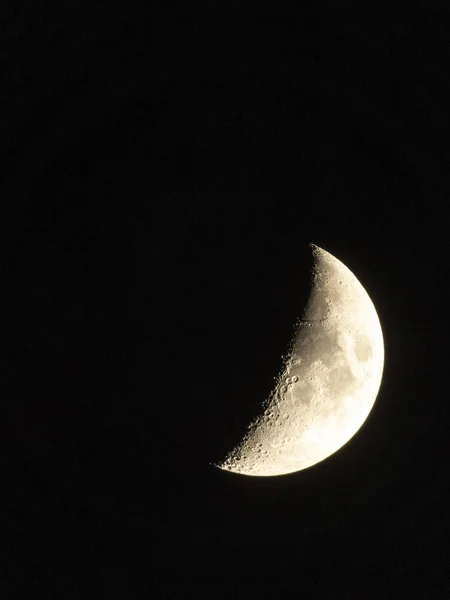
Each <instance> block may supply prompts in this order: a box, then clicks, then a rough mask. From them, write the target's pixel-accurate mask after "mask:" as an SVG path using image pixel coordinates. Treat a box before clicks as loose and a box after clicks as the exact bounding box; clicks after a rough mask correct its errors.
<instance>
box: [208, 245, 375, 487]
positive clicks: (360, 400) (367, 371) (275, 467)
mask: <svg viewBox="0 0 450 600" xmlns="http://www.w3.org/2000/svg"><path fill="white" fill-rule="evenodd" d="M311 247H312V252H313V256H314V268H313V277H312V286H311V292H310V295H309V298H308V301H307V303H306V307H305V309H304V311H303V314H302V315H301V318H300V319H299V321H298V323H297V326H296V333H295V335H294V338H293V339H292V341H291V344H290V349H289V353H288V355H287V357H286V358H285V359H284V364H283V367H282V369H281V372H280V374H279V376H278V379H277V382H276V385H275V387H274V389H273V391H272V393H271V394H270V396H269V398H268V399H267V400H266V401H265V402H264V403H263V405H262V409H261V410H260V413H259V415H258V416H257V417H256V419H254V420H253V421H252V422H251V423H250V425H249V426H248V428H247V432H246V433H245V435H244V436H243V438H242V441H241V442H240V443H239V444H238V445H237V446H236V447H235V448H234V449H233V450H232V451H231V452H230V453H229V454H228V455H227V456H226V458H225V460H224V461H223V462H222V463H220V464H219V465H217V466H219V467H220V468H222V469H225V470H230V471H233V472H236V473H240V474H245V475H260V476H270V475H282V474H286V473H291V472H294V471H298V470H301V469H304V468H307V467H309V466H312V465H313V464H316V463H317V462H320V461H321V460H324V459H325V458H327V457H328V456H330V455H331V454H333V453H334V452H336V450H338V449H339V448H340V447H342V446H343V445H344V444H345V443H346V442H347V441H348V440H349V439H350V438H351V437H352V436H353V435H354V434H355V433H356V431H357V430H358V429H359V428H360V427H361V425H362V424H363V423H364V421H365V419H366V418H367V416H368V414H369V412H370V410H371V408H372V406H373V403H374V402H375V398H376V395H377V393H378V389H379V386H380V383H381V376H382V370H383V361H384V349H383V338H382V333H381V327H380V323H379V320H378V316H377V314H376V311H375V308H374V306H373V304H372V302H371V300H370V298H369V296H368V295H367V293H366V291H365V290H364V288H363V287H362V285H361V284H360V283H359V282H358V280H357V279H356V278H355V276H354V275H353V274H352V273H351V272H350V271H349V269H347V267H345V265H343V264H342V263H341V262H340V261H339V260H337V259H336V258H335V257H333V256H332V255H331V254H329V253H328V252H326V251H325V250H322V249H320V248H318V247H317V246H314V245H312V244H311Z"/></svg>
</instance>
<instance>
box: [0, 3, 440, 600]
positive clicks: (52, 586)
mask: <svg viewBox="0 0 450 600" xmlns="http://www.w3.org/2000/svg"><path fill="white" fill-rule="evenodd" d="M358 10H359V8H358V7H356V6H355V3H351V2H347V3H340V4H338V3H333V2H332V3H321V4H317V5H316V6H315V8H314V9H312V8H311V10H310V14H306V13H300V12H299V14H298V15H297V16H296V17H293V16H283V17H282V16H281V15H280V14H278V15H276V14H275V15H274V14H267V15H266V16H264V17H263V16H259V17H257V18H256V17H250V16H249V15H248V14H247V15H245V14H244V13H245V12H246V7H245V6H244V7H241V8H236V9H234V10H233V9H232V8H229V7H228V8H227V11H228V12H226V10H225V9H224V10H223V11H221V10H218V11H217V13H216V14H213V10H212V9H209V16H206V17H205V14H206V12H203V13H202V11H201V10H200V9H199V11H198V16H196V17H187V16H181V13H179V15H178V16H177V17H172V18H169V17H166V18H164V19H162V18H160V19H158V18H155V17H154V15H152V14H150V10H149V11H148V14H146V12H145V10H144V9H142V8H141V9H140V10H137V9H136V10H134V8H133V9H131V8H130V6H128V7H125V6H114V5H113V4H111V3H101V2H100V3H97V4H96V6H95V7H94V8H91V9H90V10H89V11H88V10H85V9H82V8H81V6H80V5H78V4H77V3H72V4H71V6H70V8H66V9H63V8H61V7H58V8H51V5H48V6H47V7H46V8H44V7H42V6H39V7H36V6H32V5H31V3H26V2H25V3H21V4H20V5H16V4H14V5H13V4H12V3H11V4H10V7H9V8H4V9H2V15H1V40H2V43H1V44H2V45H1V47H2V50H1V57H0V60H1V63H2V70H1V73H2V74H1V93H0V97H1V101H2V110H1V115H0V135H1V140H2V142H1V170H2V173H3V175H2V181H3V183H2V188H1V189H2V203H1V209H0V210H1V223H2V235H1V237H2V242H3V258H4V260H2V261H1V262H2V264H3V268H2V274H3V287H4V294H3V295H4V299H5V300H6V304H7V308H6V309H4V312H3V316H4V326H5V332H6V331H9V330H11V329H12V334H10V335H6V336H4V341H5V342H6V343H5V350H6V354H7V358H6V361H5V363H4V364H5V369H4V380H5V382H6V384H7V386H6V390H5V393H4V395H3V402H2V419H1V423H2V425H1V436H0V451H1V456H0V477H1V479H2V481H1V486H0V487H1V492H0V497H1V505H0V510H1V522H2V529H3V531H4V532H3V533H2V535H1V536H0V539H1V541H0V546H2V547H3V556H4V557H5V558H3V559H2V565H1V567H0V573H1V576H0V589H1V590H2V598H5V599H9V598H11V599H14V600H16V599H17V600H22V599H23V600H25V599H27V600H28V599H30V600H40V599H43V600H44V599H50V598H56V599H63V600H65V599H85V598H97V599H100V598H105V599H109V598H111V599H116V598H117V599H127V600H128V599H130V600H134V599H140V598H158V599H166V598H188V597H189V598H190V597H192V598H196V599H198V600H203V599H205V600H206V599H208V600H210V599H211V600H213V599H220V600H222V599H241V598H242V599H248V598H284V597H296V598H306V599H308V600H310V599H313V598H321V599H334V600H335V599H353V598H357V599H361V598H364V599H382V600H388V599H389V600H391V599H397V598H398V599H404V598H414V599H417V600H422V599H423V600H433V599H435V598H436V599H441V598H447V597H448V596H449V593H450V583H449V578H448V572H449V566H450V565H449V531H450V519H449V511H448V505H449V469H448V452H447V444H448V426H449V417H448V364H447V352H448V351H447V343H446V340H447V336H448V302H449V290H448V267H447V264H448V258H447V254H448V251H447V247H448V225H447V224H448V216H447V211H448V207H447V201H448V195H449V191H450V175H449V150H448V143H449V133H450V129H449V116H448V105H449V104H448V103H449V100H450V98H449V94H448V83H449V81H448V78H449V71H448V67H449V60H448V59H449V41H450V40H449V33H448V32H449V26H450V22H449V21H450V19H449V16H450V15H449V13H448V10H445V9H441V8H439V5H438V4H434V6H433V7H428V8H427V9H426V10H423V11H419V10H417V9H414V10H413V9H412V8H411V7H407V8H406V7H403V8H402V9H401V10H394V9H392V8H386V7H382V8H379V9H378V10H377V11H376V12H375V11H374V12H373V13H369V11H367V14H364V15H361V14H359V13H357V11H358ZM202 14H203V16H201V15H202ZM309 242H314V243H315V244H317V245H319V246H321V247H323V248H325V249H326V250H328V251H329V252H331V253H332V254H333V255H335V256H337V257H338V258H339V259H340V260H342V261H343V262H344V264H346V265H347V266H348V267H349V268H350V269H351V270H352V271H353V272H354V273H355V274H356V276H357V277H358V279H359V280H360V281H361V282H362V284H363V285H364V287H365V288H366V290H367V291H368V293H369V294H370V296H371V298H372V300H373V302H374V304H375V306H376V308H377V311H378V314H379V317H380V321H381V323H382V327H383V335H384V339H385V353H386V361H385V370H384V377H383V381H382V386H381V389H380V393H379V396H378V400H377V402H376V404H375V406H374V408H373V410H372V412H371V414H370V416H369V418H368V419H367V421H366V423H365V424H364V426H363V427H362V428H361V429H360V431H359V432H358V433H357V434H356V435H355V436H354V438H353V439H352V440H351V441H350V442H349V443H348V444H346V446H345V447H344V448H342V449H341V450H340V451H339V452H337V453H336V454H335V455H333V456H332V457H330V458H329V459H327V460H326V461H324V462H322V463H320V464H318V465H315V466H314V467H312V468H310V469H307V470H305V471H301V472H298V473H295V474H292V475H288V476H283V477H274V478H252V477H242V476H238V475H233V474H230V473H226V472H224V471H220V470H218V469H215V468H213V467H212V466H211V463H212V462H213V461H215V460H218V459H220V458H221V457H223V454H224V452H226V451H227V450H229V449H230V448H231V447H232V445H233V444H234V443H235V442H237V441H238V440H239V438H240V435H241V434H242V432H243V430H244V428H245V426H246V425H247V424H248V422H249V420H250V418H251V417H252V415H254V412H255V410H256V409H257V407H258V405H259V404H260V402H261V400H262V399H264V398H265V397H266V396H267V395H268V393H269V392H270V389H271V385H272V382H273V378H274V377H275V376H276V375H277V374H278V370H279V368H280V366H281V356H282V354H283V353H284V352H285V351H286V350H287V344H288V341H289V339H290V337H291V334H292V327H293V324H294V321H295V319H296V318H297V317H298V316H299V315H300V312H301V309H302V307H303V305H304V303H305V301H306V298H307V293H308V280H309V267H310V255H309V249H308V243H309Z"/></svg>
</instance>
